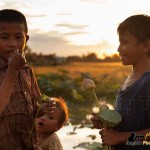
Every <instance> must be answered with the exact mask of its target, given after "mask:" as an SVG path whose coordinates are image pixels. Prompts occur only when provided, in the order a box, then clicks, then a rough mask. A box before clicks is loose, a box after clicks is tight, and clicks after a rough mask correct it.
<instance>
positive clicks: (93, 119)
mask: <svg viewBox="0 0 150 150" xmlns="http://www.w3.org/2000/svg"><path fill="white" fill-rule="evenodd" d="M90 120H91V122H92V124H93V125H94V127H95V128H97V129H102V128H103V127H102V122H101V120H100V118H99V117H98V115H97V113H92V117H91V119H90Z"/></svg>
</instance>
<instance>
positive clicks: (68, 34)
mask: <svg viewBox="0 0 150 150" xmlns="http://www.w3.org/2000/svg"><path fill="white" fill-rule="evenodd" d="M81 34H89V33H88V32H68V33H65V34H64V35H66V36H75V35H81Z"/></svg>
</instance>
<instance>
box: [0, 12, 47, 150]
mask: <svg viewBox="0 0 150 150" xmlns="http://www.w3.org/2000/svg"><path fill="white" fill-rule="evenodd" d="M28 39H29V36H28V27H27V23H26V19H25V16H24V15H23V14H22V13H21V12H19V11H17V10H12V9H4V10H0V149H1V150H29V149H30V150H34V149H38V145H37V138H36V132H35V131H36V130H35V127H34V130H33V134H32V135H31V128H32V126H33V123H34V117H35V114H36V113H37V110H38V108H39V105H38V102H40V99H41V93H40V91H39V88H38V85H37V81H36V79H35V76H34V73H33V71H32V69H31V67H30V66H29V65H27V64H26V61H25V58H24V48H25V45H26V43H27V41H28ZM45 107H46V106H45ZM45 107H43V108H45ZM45 110H47V109H45ZM47 111H50V110H47ZM30 136H31V139H30Z"/></svg>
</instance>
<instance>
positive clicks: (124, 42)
mask: <svg viewBox="0 0 150 150" xmlns="http://www.w3.org/2000/svg"><path fill="white" fill-rule="evenodd" d="M120 43H122V44H127V43H128V42H127V41H126V40H121V41H120Z"/></svg>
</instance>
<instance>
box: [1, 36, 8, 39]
mask: <svg viewBox="0 0 150 150" xmlns="http://www.w3.org/2000/svg"><path fill="white" fill-rule="evenodd" d="M0 38H1V39H7V38H8V37H7V36H1V37H0Z"/></svg>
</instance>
